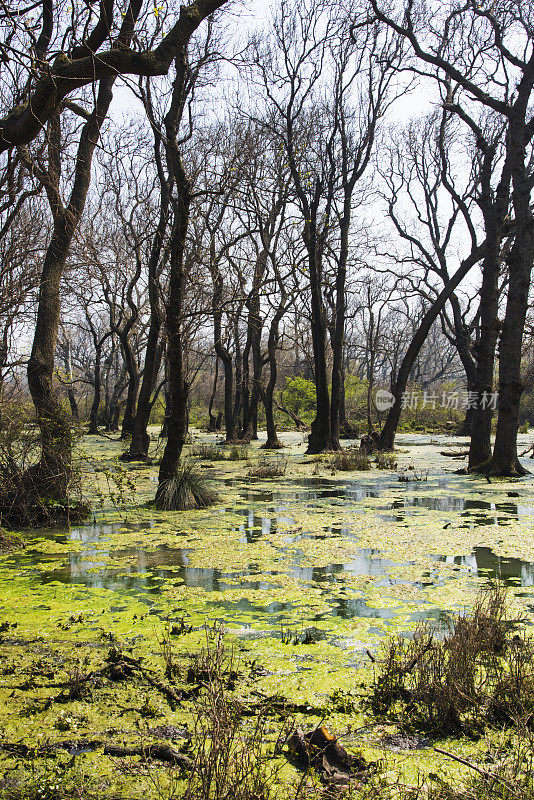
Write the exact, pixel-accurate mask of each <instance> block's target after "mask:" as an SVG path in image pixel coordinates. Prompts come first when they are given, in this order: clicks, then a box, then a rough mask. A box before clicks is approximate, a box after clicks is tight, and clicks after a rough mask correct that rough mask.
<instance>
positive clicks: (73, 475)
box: [0, 408, 90, 528]
mask: <svg viewBox="0 0 534 800" xmlns="http://www.w3.org/2000/svg"><path fill="white" fill-rule="evenodd" d="M2 423H3V424H2V428H1V430H0V525H1V524H4V525H7V526H9V527H10V528H30V527H38V526H44V525H56V524H59V523H64V522H67V523H68V522H69V521H74V520H78V519H83V518H84V517H85V516H87V514H88V513H89V510H90V509H89V506H88V504H87V503H85V502H83V501H82V497H81V483H80V475H79V472H78V471H77V470H76V469H74V468H73V467H72V465H71V463H70V459H71V449H72V446H73V444H74V443H75V441H76V440H77V439H78V438H79V436H80V435H81V432H80V431H79V430H78V428H76V427H73V426H72V425H71V424H70V423H69V421H68V420H67V418H66V416H65V417H61V419H60V420H59V421H58V424H57V427H58V431H59V433H58V435H57V440H58V443H60V440H65V462H64V464H63V463H58V475H57V476H55V475H51V474H49V470H48V469H44V468H43V466H42V464H41V432H40V430H39V428H38V427H37V425H36V424H35V421H34V419H33V417H32V416H31V415H30V413H29V412H28V410H27V409H24V408H23V409H21V410H17V409H9V410H8V411H4V415H3V420H2ZM50 424H53V423H50ZM58 450H59V451H61V449H60V447H58ZM59 473H60V474H59ZM58 487H61V488H62V489H64V491H59V492H58Z"/></svg>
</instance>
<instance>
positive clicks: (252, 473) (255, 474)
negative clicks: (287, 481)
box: [248, 458, 287, 478]
mask: <svg viewBox="0 0 534 800" xmlns="http://www.w3.org/2000/svg"><path fill="white" fill-rule="evenodd" d="M286 470H287V458H277V459H272V460H271V459H267V458H260V460H259V461H258V463H257V465H256V466H255V467H252V468H251V469H250V470H249V471H248V476H249V478H279V477H281V476H282V475H285V474H286Z"/></svg>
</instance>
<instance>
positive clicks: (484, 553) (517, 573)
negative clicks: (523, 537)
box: [437, 547, 534, 586]
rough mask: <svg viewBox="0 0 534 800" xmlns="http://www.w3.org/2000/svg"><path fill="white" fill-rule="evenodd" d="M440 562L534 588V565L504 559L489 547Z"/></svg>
mask: <svg viewBox="0 0 534 800" xmlns="http://www.w3.org/2000/svg"><path fill="white" fill-rule="evenodd" d="M437 560H438V561H442V562H445V563H449V564H457V565H458V566H464V567H467V568H468V569H469V570H470V572H473V573H475V574H477V575H480V576H481V577H489V578H498V579H499V580H502V581H504V583H507V582H512V583H517V581H518V580H519V581H520V582H521V585H522V586H534V564H532V563H530V562H528V561H521V560H520V559H519V558H504V557H502V556H499V555H496V554H495V553H494V552H493V550H491V548H489V547H475V548H474V550H473V552H472V553H470V554H469V555H468V556H454V557H453V556H439V557H438V559H437Z"/></svg>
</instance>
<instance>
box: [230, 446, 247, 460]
mask: <svg viewBox="0 0 534 800" xmlns="http://www.w3.org/2000/svg"><path fill="white" fill-rule="evenodd" d="M227 458H228V461H248V458H249V450H248V447H245V446H244V445H237V444H235V445H233V446H232V447H231V448H230V450H229V451H228V455H227Z"/></svg>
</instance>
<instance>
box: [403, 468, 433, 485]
mask: <svg viewBox="0 0 534 800" xmlns="http://www.w3.org/2000/svg"><path fill="white" fill-rule="evenodd" d="M427 480H428V470H426V471H425V470H419V471H417V470H416V469H415V467H414V466H409V467H407V469H405V470H403V471H402V472H400V473H399V481H400V482H401V483H419V482H424V481H427Z"/></svg>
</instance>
